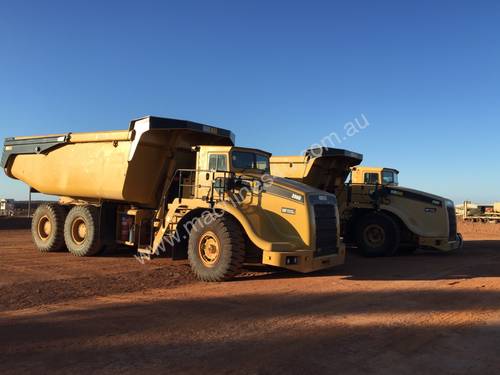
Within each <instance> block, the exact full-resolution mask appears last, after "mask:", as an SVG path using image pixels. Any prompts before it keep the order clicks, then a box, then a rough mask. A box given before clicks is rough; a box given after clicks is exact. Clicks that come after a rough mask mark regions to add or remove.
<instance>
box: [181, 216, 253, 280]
mask: <svg viewBox="0 0 500 375" xmlns="http://www.w3.org/2000/svg"><path fill="white" fill-rule="evenodd" d="M204 218H205V219H203V220H202V219H200V220H202V221H201V222H203V221H205V222H210V224H207V225H203V226H202V227H198V226H195V227H194V228H193V229H192V230H191V233H190V235H189V244H188V259H189V263H190V264H191V269H192V270H193V273H194V274H195V275H196V277H197V278H198V279H200V280H203V281H223V280H228V279H230V278H232V277H233V276H235V275H236V274H238V273H239V272H240V270H241V267H242V265H243V260H244V258H245V240H244V238H243V233H242V231H241V228H240V227H239V225H238V224H237V223H236V222H235V221H234V219H232V218H230V217H229V216H223V217H220V218H218V217H216V216H214V215H212V218H211V219H208V218H207V217H206V216H204ZM201 222H200V224H199V226H201Z"/></svg>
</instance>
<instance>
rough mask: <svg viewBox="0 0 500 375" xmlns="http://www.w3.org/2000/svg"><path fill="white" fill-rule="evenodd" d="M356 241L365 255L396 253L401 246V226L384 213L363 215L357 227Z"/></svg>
mask: <svg viewBox="0 0 500 375" xmlns="http://www.w3.org/2000/svg"><path fill="white" fill-rule="evenodd" d="M356 242H357V245H358V248H359V249H360V250H361V252H362V253H363V255H365V256H371V257H373V256H390V255H394V254H395V253H396V252H397V250H398V247H399V242H400V233H399V227H398V225H397V224H396V223H395V222H394V220H393V219H392V218H391V217H389V216H387V215H385V214H383V213H378V212H377V213H371V214H368V215H366V216H363V217H362V218H361V219H360V220H359V222H358V224H357V227H356Z"/></svg>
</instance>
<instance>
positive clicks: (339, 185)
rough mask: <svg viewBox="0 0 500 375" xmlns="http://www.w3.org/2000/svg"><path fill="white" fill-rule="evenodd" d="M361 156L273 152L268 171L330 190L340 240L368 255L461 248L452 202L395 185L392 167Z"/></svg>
mask: <svg viewBox="0 0 500 375" xmlns="http://www.w3.org/2000/svg"><path fill="white" fill-rule="evenodd" d="M362 160H363V155H361V154H358V153H355V152H351V151H347V150H341V149H334V148H317V149H311V150H308V151H307V152H306V153H305V154H304V156H273V157H272V158H271V173H272V174H273V175H276V176H281V177H286V178H290V179H292V180H295V181H300V182H303V183H305V184H308V185H310V186H314V187H316V188H318V189H321V190H326V191H328V192H330V193H334V194H335V195H336V196H337V200H338V205H339V211H340V219H341V235H342V237H343V240H344V242H345V243H346V244H349V245H355V246H357V247H358V248H359V249H361V251H362V252H363V253H364V254H365V255H367V256H381V255H393V254H395V253H396V252H397V251H398V250H399V249H401V250H406V251H412V250H415V249H416V248H418V247H428V248H434V249H438V250H441V251H449V250H453V249H457V248H459V247H461V246H462V237H461V235H460V234H459V233H457V225H456V216H455V207H454V204H453V202H452V201H451V200H449V199H446V198H443V197H439V196H437V195H433V194H429V193H424V192H421V191H417V190H414V189H409V188H405V187H401V186H398V174H399V172H398V171H397V170H396V169H392V168H374V167H364V166H359V164H360V163H361V161H362ZM349 175H350V176H351V179H350V181H347V182H346V180H348V176H349Z"/></svg>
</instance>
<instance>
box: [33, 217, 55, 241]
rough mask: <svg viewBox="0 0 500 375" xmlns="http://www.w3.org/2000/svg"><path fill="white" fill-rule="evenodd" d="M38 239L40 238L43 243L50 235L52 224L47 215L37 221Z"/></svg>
mask: <svg viewBox="0 0 500 375" xmlns="http://www.w3.org/2000/svg"><path fill="white" fill-rule="evenodd" d="M37 231H38V237H40V238H41V239H42V240H43V241H47V239H48V238H49V237H50V234H51V233H52V223H51V222H50V219H49V217H48V216H47V215H45V216H42V218H41V219H40V220H39V221H38V226H37Z"/></svg>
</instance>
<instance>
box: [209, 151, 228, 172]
mask: <svg viewBox="0 0 500 375" xmlns="http://www.w3.org/2000/svg"><path fill="white" fill-rule="evenodd" d="M208 169H210V170H211V171H212V170H216V171H227V158H226V155H221V154H211V155H210V156H209V157H208Z"/></svg>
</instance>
